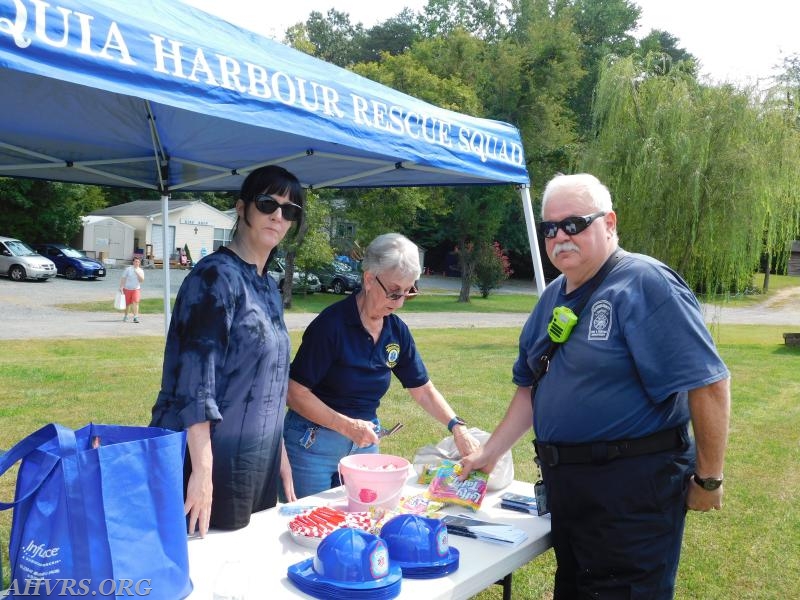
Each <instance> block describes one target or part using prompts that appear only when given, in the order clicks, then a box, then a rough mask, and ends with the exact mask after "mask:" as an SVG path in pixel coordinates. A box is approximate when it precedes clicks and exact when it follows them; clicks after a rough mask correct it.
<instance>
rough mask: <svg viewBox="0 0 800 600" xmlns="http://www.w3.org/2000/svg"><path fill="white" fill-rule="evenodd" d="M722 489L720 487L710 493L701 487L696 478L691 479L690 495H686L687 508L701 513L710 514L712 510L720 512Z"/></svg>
mask: <svg viewBox="0 0 800 600" xmlns="http://www.w3.org/2000/svg"><path fill="white" fill-rule="evenodd" d="M722 487H723V486H719V487H718V488H717V489H715V490H710V491H709V490H707V489H704V488H702V487H700V486H699V485H698V484H697V482H696V481H695V480H694V477H691V478H690V481H689V493H688V494H687V495H686V508H688V509H689V510H697V511H700V512H708V511H709V510H712V509H714V510H720V509H721V508H722Z"/></svg>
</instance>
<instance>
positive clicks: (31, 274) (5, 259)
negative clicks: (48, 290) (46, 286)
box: [0, 236, 58, 281]
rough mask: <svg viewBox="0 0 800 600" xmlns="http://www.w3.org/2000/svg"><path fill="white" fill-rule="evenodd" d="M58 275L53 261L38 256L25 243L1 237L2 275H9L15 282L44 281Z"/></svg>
mask: <svg viewBox="0 0 800 600" xmlns="http://www.w3.org/2000/svg"><path fill="white" fill-rule="evenodd" d="M57 273H58V271H56V265H55V263H54V262H53V261H52V260H50V259H49V258H45V257H44V256H42V255H41V254H37V253H36V252H34V251H33V248H31V247H30V246H28V244H26V243H25V242H21V241H19V240H16V239H14V238H9V237H2V236H0V275H8V276H9V277H10V278H11V279H13V280H14V281H22V280H23V279H38V280H40V281H44V280H45V279H50V278H51V277H55V276H56V274H57Z"/></svg>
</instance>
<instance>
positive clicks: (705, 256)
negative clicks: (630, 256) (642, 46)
mask: <svg viewBox="0 0 800 600" xmlns="http://www.w3.org/2000/svg"><path fill="white" fill-rule="evenodd" d="M648 72H649V73H652V70H649V71H648V69H647V68H646V66H641V65H637V64H636V63H635V62H634V60H633V59H632V58H626V59H621V60H616V61H614V60H611V59H609V60H608V61H607V62H606V63H605V65H604V67H603V69H602V70H601V76H600V80H599V83H598V86H597V89H596V97H595V105H594V109H593V119H594V128H595V130H596V131H597V135H596V137H595V139H594V141H593V142H592V143H591V144H590V145H589V147H588V149H587V153H586V155H585V157H584V161H583V165H582V168H583V169H584V170H587V171H590V172H592V173H594V174H596V175H597V176H598V177H599V178H600V179H601V180H603V181H604V182H605V183H606V184H607V185H608V187H609V189H610V190H611V192H612V196H613V198H614V203H615V209H616V210H618V211H619V232H620V241H621V245H622V246H623V247H625V248H627V249H628V250H632V251H638V252H644V253H646V254H650V255H652V256H655V257H657V258H659V259H661V260H663V261H664V262H666V263H667V264H669V265H670V266H672V267H673V268H675V269H676V270H677V271H678V272H680V273H681V275H682V276H683V277H684V278H685V279H686V280H687V282H688V283H689V285H691V286H692V287H693V288H694V289H696V290H698V291H708V292H738V291H743V290H745V289H747V288H748V287H750V286H751V285H752V278H753V273H754V272H755V271H756V270H757V269H758V267H759V265H760V262H761V256H762V254H763V253H764V252H765V250H767V249H770V250H772V251H774V252H775V253H780V252H786V246H785V245H784V247H783V248H780V247H779V246H780V244H781V240H782V239H783V238H784V237H785V235H786V233H787V231H781V232H778V229H777V228H778V227H780V225H779V223H780V221H781V219H786V218H789V219H790V218H791V217H790V215H791V214H792V212H793V211H794V213H795V214H796V207H797V196H796V192H794V190H793V189H792V187H791V185H790V183H789V182H790V181H794V180H795V178H796V175H795V174H794V172H795V171H796V170H797V166H798V164H797V162H796V157H797V154H796V152H791V153H790V154H791V157H792V158H790V159H789V160H788V161H787V160H784V159H783V157H784V156H785V152H782V151H781V145H782V144H783V143H792V144H794V147H795V148H796V140H793V141H791V142H789V137H790V136H791V132H790V131H787V128H786V125H785V123H784V122H783V121H782V120H781V119H776V118H773V117H772V116H771V114H770V112H769V111H765V110H764V107H763V106H762V105H761V104H759V103H758V102H756V101H755V100H754V97H753V95H752V94H751V93H749V92H748V90H742V89H738V88H736V87H734V86H730V85H722V86H716V87H711V86H707V85H703V84H700V83H698V82H697V80H696V79H695V78H694V77H693V76H692V75H691V73H687V72H684V71H682V70H681V69H680V66H679V65H678V66H676V67H673V68H672V69H670V70H668V71H667V72H666V73H665V74H662V75H648V74H647V73H648ZM788 163H791V164H788ZM794 185H795V188H794V189H797V188H796V182H795V183H794ZM765 232H766V233H765Z"/></svg>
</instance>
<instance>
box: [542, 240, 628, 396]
mask: <svg viewBox="0 0 800 600" xmlns="http://www.w3.org/2000/svg"><path fill="white" fill-rule="evenodd" d="M627 255H628V253H627V252H625V250H622V249H621V248H617V249H616V250H615V251H614V254H612V255H611V256H609V257H608V259H606V262H604V263H603V266H602V267H600V270H599V271H598V272H597V275H595V276H594V282H593V283H592V287H591V288H589V290H587V292H586V293H585V294H584V295H583V298H582V299H581V301H580V302H579V303H578V305H577V306H576V307H575V311H574V312H575V316H577V317H578V318H580V316H581V312H583V309H584V307H585V306H586V303H587V302H589V300H590V299H591V297H592V294H594V293H595V291H597V288H598V287H600V284H601V283H603V280H604V279H605V278H606V275H608V274H609V273H610V272H611V271H612V269H613V268H614V267H615V266H617V263H618V262H619V261H620V260H622V259H623V258H624V257H625V256H627ZM565 343H566V341H564V342H560V343H559V342H550V346H548V348H547V350H545V352H544V354H542V355H541V356H540V357H539V363H538V365H537V368H536V371H535V372H534V374H533V390H534V392H535V390H536V386H537V385H538V384H539V380H540V379H541V378H542V377H544V375H545V373H547V369H548V368H549V367H550V360H551V359H552V358H553V355H554V354H555V353H556V350H558V347H559V346H561V345H562V344H565ZM531 400H533V394H531Z"/></svg>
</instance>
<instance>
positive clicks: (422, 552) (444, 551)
mask: <svg viewBox="0 0 800 600" xmlns="http://www.w3.org/2000/svg"><path fill="white" fill-rule="evenodd" d="M381 537H382V538H383V539H384V540H386V545H387V546H388V548H389V558H390V559H391V561H392V564H393V565H398V566H399V567H400V568H401V569H402V570H403V577H409V578H414V579H433V578H435V577H443V576H445V575H447V574H449V573H452V572H453V571H455V570H456V569H458V560H459V553H458V550H457V549H456V548H451V547H450V544H449V542H448V537H447V526H446V525H445V524H444V523H442V522H441V521H439V520H438V519H430V518H427V517H421V516H419V515H398V516H396V517H393V518H392V519H390V520H389V521H387V522H386V524H384V526H383V528H382V529H381Z"/></svg>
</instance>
